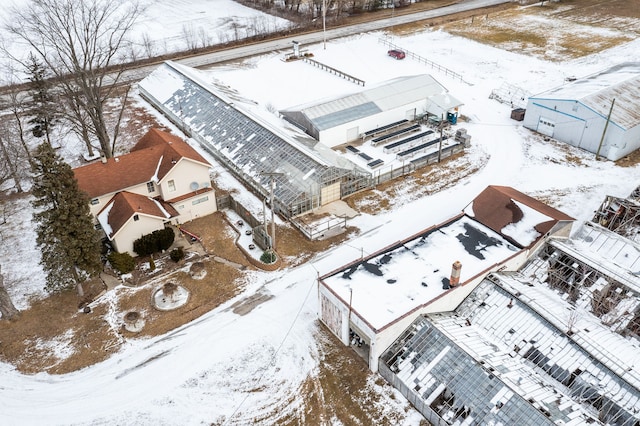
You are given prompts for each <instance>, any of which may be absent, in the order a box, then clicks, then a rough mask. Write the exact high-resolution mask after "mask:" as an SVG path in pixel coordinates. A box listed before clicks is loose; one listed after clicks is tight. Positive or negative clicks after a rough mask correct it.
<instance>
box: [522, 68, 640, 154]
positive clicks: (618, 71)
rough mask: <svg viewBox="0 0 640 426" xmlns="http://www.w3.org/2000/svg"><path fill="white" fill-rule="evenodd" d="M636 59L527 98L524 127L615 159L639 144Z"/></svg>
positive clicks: (638, 70)
mask: <svg viewBox="0 0 640 426" xmlns="http://www.w3.org/2000/svg"><path fill="white" fill-rule="evenodd" d="M638 87H640V63H637V62H632V63H623V64H619V65H617V66H614V67H612V68H610V69H607V70H604V71H601V72H598V73H596V74H593V75H590V76H587V77H584V78H581V79H576V80H575V81H572V82H570V83H568V84H566V85H563V86H560V87H556V88H554V89H551V90H548V91H546V92H544V93H540V94H538V95H536V96H533V97H530V98H529V101H528V103H527V109H526V113H525V116H524V121H523V125H524V127H526V128H528V129H531V130H534V131H536V132H538V133H541V134H543V135H545V136H549V137H552V138H554V139H556V140H558V141H561V142H564V143H568V144H570V145H573V146H576V147H578V148H582V149H585V150H587V151H589V152H593V153H594V154H596V155H598V156H600V157H604V158H608V159H609V160H612V161H615V160H618V159H620V158H622V157H624V156H625V155H627V154H629V153H631V152H633V151H635V150H637V149H638V148H640V101H638V96H637V94H638Z"/></svg>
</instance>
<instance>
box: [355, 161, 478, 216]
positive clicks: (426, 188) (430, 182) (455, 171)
mask: <svg viewBox="0 0 640 426" xmlns="http://www.w3.org/2000/svg"><path fill="white" fill-rule="evenodd" d="M479 168H480V166H478V165H477V164H474V163H471V162H470V161H469V159H468V158H467V157H465V155H464V152H462V153H459V154H456V155H454V156H452V157H450V158H447V159H445V160H443V161H442V162H440V163H436V164H432V165H429V166H426V167H423V168H421V169H418V170H416V171H414V172H412V173H410V174H408V175H406V176H403V177H400V178H396V179H393V180H390V181H386V182H383V183H381V184H379V185H377V186H376V188H375V189H374V190H371V191H363V192H359V193H357V194H354V195H351V196H349V197H348V198H347V199H346V201H347V203H348V204H349V206H351V208H353V209H355V210H357V211H361V212H363V213H367V214H371V215H375V214H378V213H381V212H388V211H390V210H391V209H393V208H395V207H398V206H400V205H402V204H405V203H408V202H411V201H414V200H415V199H417V198H422V197H425V196H428V195H432V194H435V193H437V192H440V191H443V190H445V189H447V188H450V187H452V186H454V185H455V184H456V183H458V182H459V181H460V179H462V178H465V177H467V176H469V175H472V174H474V173H476V172H477V171H478V170H479Z"/></svg>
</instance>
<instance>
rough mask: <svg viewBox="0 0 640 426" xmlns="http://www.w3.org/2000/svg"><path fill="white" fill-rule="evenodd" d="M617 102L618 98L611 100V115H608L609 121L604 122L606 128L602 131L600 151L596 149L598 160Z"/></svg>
mask: <svg viewBox="0 0 640 426" xmlns="http://www.w3.org/2000/svg"><path fill="white" fill-rule="evenodd" d="M615 103H616V98H613V100H612V101H611V108H609V115H607V122H606V123H605V124H604V130H603V131H602V137H601V138H600V144H599V145H598V151H596V160H599V159H600V148H602V143H603V142H604V135H605V134H606V133H607V127H609V121H611V113H612V112H613V105H614V104H615Z"/></svg>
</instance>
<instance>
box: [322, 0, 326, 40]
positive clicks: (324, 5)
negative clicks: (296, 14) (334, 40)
mask: <svg viewBox="0 0 640 426" xmlns="http://www.w3.org/2000/svg"><path fill="white" fill-rule="evenodd" d="M322 46H323V48H324V50H327V0H322Z"/></svg>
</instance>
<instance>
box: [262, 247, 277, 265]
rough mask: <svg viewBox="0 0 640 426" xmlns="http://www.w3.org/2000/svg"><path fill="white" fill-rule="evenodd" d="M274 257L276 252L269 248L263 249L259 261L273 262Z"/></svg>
mask: <svg viewBox="0 0 640 426" xmlns="http://www.w3.org/2000/svg"><path fill="white" fill-rule="evenodd" d="M276 259H277V257H276V254H275V253H274V252H273V251H271V250H267V251H265V252H264V253H262V256H260V261H261V262H262V263H267V264H268V263H273V262H275V261H276Z"/></svg>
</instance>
